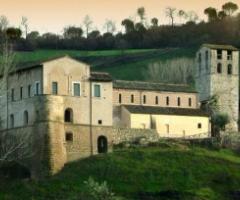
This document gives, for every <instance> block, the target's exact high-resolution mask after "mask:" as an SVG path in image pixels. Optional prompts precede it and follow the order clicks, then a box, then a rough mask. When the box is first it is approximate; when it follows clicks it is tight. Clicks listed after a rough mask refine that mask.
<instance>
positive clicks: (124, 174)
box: [0, 144, 240, 200]
mask: <svg viewBox="0 0 240 200" xmlns="http://www.w3.org/2000/svg"><path fill="white" fill-rule="evenodd" d="M239 169H240V156H239V155H237V154H235V153H234V152H232V151H230V150H209V149H205V148H200V147H189V146H185V145H180V144H175V145H174V144H171V145H161V147H148V148H135V149H128V150H126V149H122V150H117V151H115V152H114V153H111V154H107V155H98V156H94V157H92V158H88V159H85V160H82V161H78V162H75V163H71V164H68V165H66V167H65V168H64V169H63V171H62V172H61V173H59V174H58V175H56V176H54V177H52V178H49V179H47V180H45V181H41V182H39V183H37V182H29V181H3V180H0V199H1V200H2V199H4V200H5V199H7V200H8V199H9V200H11V199H24V200H28V199H34V200H48V199H57V200H59V199H62V200H63V199H66V200H73V199H78V198H77V197H79V195H80V194H81V192H82V191H83V190H84V183H83V182H84V181H85V180H87V179H88V177H89V176H92V177H93V178H94V179H95V180H97V181H99V182H102V181H104V180H106V181H107V182H108V185H109V186H110V188H111V189H112V191H113V192H114V193H115V194H116V195H118V196H122V197H125V198H126V199H140V200H141V199H146V200H151V199H161V200H162V199H187V200H188V199H189V200H194V199H196V200H200V199H201V200H224V199H233V200H234V199H239V196H238V195H240V194H239V193H240V170H239Z"/></svg>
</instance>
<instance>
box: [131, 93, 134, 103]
mask: <svg viewBox="0 0 240 200" xmlns="http://www.w3.org/2000/svg"><path fill="white" fill-rule="evenodd" d="M131 103H134V95H133V94H132V95H131Z"/></svg>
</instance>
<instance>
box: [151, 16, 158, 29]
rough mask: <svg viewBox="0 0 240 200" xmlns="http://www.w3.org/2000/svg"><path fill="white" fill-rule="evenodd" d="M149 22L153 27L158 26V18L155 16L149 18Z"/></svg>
mask: <svg viewBox="0 0 240 200" xmlns="http://www.w3.org/2000/svg"><path fill="white" fill-rule="evenodd" d="M151 23H152V26H153V27H157V26H158V19H157V18H156V17H154V18H152V19H151Z"/></svg>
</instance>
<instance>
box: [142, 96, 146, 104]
mask: <svg viewBox="0 0 240 200" xmlns="http://www.w3.org/2000/svg"><path fill="white" fill-rule="evenodd" d="M146 103H147V97H146V95H143V104H146Z"/></svg>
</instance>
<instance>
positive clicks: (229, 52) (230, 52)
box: [227, 51, 232, 60]
mask: <svg viewBox="0 0 240 200" xmlns="http://www.w3.org/2000/svg"><path fill="white" fill-rule="evenodd" d="M227 59H228V60H232V51H227Z"/></svg>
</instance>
